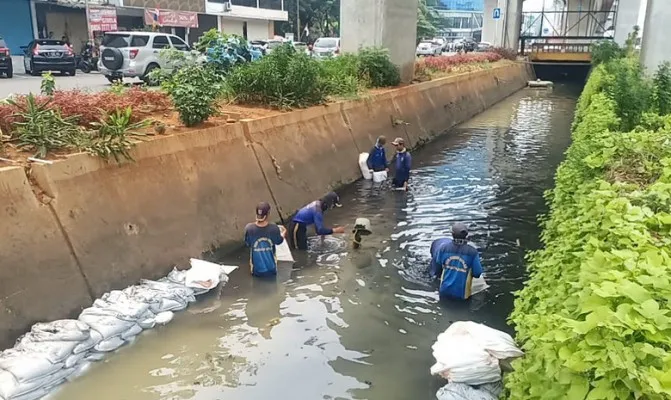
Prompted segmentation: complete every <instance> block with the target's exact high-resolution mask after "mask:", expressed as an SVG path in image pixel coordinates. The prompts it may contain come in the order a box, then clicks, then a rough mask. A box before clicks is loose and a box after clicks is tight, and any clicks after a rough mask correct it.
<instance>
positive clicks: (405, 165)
mask: <svg viewBox="0 0 671 400" xmlns="http://www.w3.org/2000/svg"><path fill="white" fill-rule="evenodd" d="M391 144H393V145H394V147H396V155H395V156H394V166H395V169H396V171H395V172H394V179H393V180H392V185H394V187H395V188H397V189H401V188H403V189H404V190H408V181H409V180H410V168H411V167H412V157H411V156H410V153H409V152H408V150H407V149H406V148H405V140H403V138H396V139H394V141H393V142H391Z"/></svg>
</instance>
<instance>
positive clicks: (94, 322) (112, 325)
mask: <svg viewBox="0 0 671 400" xmlns="http://www.w3.org/2000/svg"><path fill="white" fill-rule="evenodd" d="M87 310H88V309H87ZM84 311H86V310H84ZM79 320H80V321H83V322H86V323H87V324H89V326H90V327H91V329H93V330H95V331H96V332H98V333H99V334H100V336H102V340H106V339H109V338H112V337H115V336H119V335H121V334H122V333H123V332H125V331H127V330H128V329H130V327H131V326H133V325H134V324H135V323H134V322H131V321H122V320H120V319H118V318H115V317H110V316H99V315H95V314H84V313H83V312H82V315H80V316H79Z"/></svg>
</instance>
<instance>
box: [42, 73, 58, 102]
mask: <svg viewBox="0 0 671 400" xmlns="http://www.w3.org/2000/svg"><path fill="white" fill-rule="evenodd" d="M55 91H56V80H55V79H54V76H53V75H52V74H51V72H45V73H43V74H42V82H41V83H40V92H41V93H42V94H43V95H45V96H53V95H54V92H55Z"/></svg>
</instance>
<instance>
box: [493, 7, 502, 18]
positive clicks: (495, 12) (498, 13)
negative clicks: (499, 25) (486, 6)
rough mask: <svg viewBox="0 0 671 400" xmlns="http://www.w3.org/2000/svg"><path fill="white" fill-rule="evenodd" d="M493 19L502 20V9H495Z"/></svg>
mask: <svg viewBox="0 0 671 400" xmlns="http://www.w3.org/2000/svg"><path fill="white" fill-rule="evenodd" d="M493 17H494V19H499V18H501V9H500V8H495V9H494V15H493Z"/></svg>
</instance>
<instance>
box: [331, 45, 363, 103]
mask: <svg viewBox="0 0 671 400" xmlns="http://www.w3.org/2000/svg"><path fill="white" fill-rule="evenodd" d="M320 79H321V80H322V82H323V84H324V90H325V91H326V92H328V93H329V95H331V96H342V97H349V98H353V97H356V96H357V94H358V93H359V92H360V91H361V90H362V89H363V87H365V86H368V85H367V84H366V83H365V82H363V81H361V80H360V78H359V58H358V57H357V56H356V55H353V54H343V55H342V56H340V57H332V58H328V59H326V60H323V61H322V62H321V74H320Z"/></svg>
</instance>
